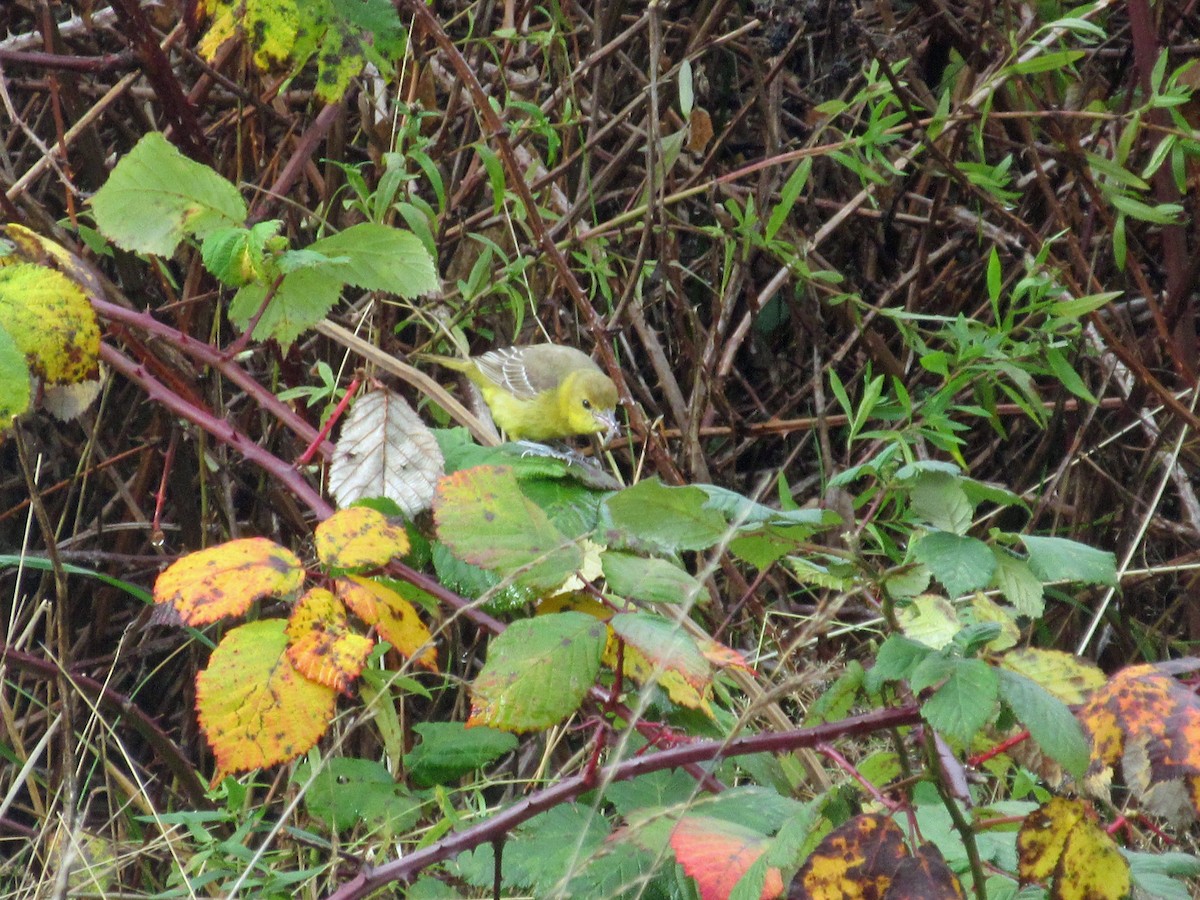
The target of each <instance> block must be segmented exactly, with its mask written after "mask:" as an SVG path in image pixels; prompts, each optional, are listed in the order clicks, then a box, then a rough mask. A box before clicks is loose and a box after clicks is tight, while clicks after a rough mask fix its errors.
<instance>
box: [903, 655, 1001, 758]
mask: <svg viewBox="0 0 1200 900" xmlns="http://www.w3.org/2000/svg"><path fill="white" fill-rule="evenodd" d="M953 662H954V666H953V668H952V670H951V672H950V677H949V678H948V679H946V683H945V684H943V685H942V686H941V687H940V688H938V690H937V693H935V694H934V695H933V696H932V697H930V698H929V699H928V700H926V701H925V702H924V703H923V704H922V705H921V716H922V717H923V718H924V719H925V721H926V722H928V723H929V724H930V725H932V726H933V727H934V728H936V729H937V730H938V731H940V732H941V733H942V734H944V735H946V737H949V738H952V739H954V740H956V741H958V742H959V743H962V744H967V743H969V742H970V740H971V738H973V737H974V736H975V735H976V734H977V733H978V732H979V730H980V729H981V728H983V726H984V725H986V724H987V723H988V722H989V721H991V719H992V715H993V711H994V709H995V706H996V698H997V695H998V693H999V678H997V676H996V670H995V669H993V668H992V667H991V666H989V665H988V664H987V663H985V662H984V661H983V660H981V659H955V660H953Z"/></svg>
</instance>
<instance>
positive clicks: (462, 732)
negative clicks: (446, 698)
mask: <svg viewBox="0 0 1200 900" xmlns="http://www.w3.org/2000/svg"><path fill="white" fill-rule="evenodd" d="M413 731H415V732H416V733H417V734H419V735H420V736H421V743H419V744H417V746H415V747H413V749H412V751H411V752H409V753H406V754H405V755H404V765H405V767H406V768H407V769H408V774H409V776H410V777H411V778H412V780H413V783H414V784H416V785H418V786H419V787H432V786H433V785H435V784H451V783H453V782H455V781H457V780H458V779H459V778H461V777H462V776H463V775H466V774H467V773H468V772H473V771H475V770H476V769H478V768H480V767H481V766H485V765H487V764H488V763H490V762H492V760H495V759H498V758H499V757H501V756H503V755H504V754H505V753H511V752H512V751H513V750H516V749H517V739H516V737H515V736H514V735H511V734H509V733H508V732H506V731H497V730H496V729H495V728H487V727H483V726H476V727H475V728H467V727H466V726H465V725H463V724H462V723H461V722H419V723H417V724H415V725H413Z"/></svg>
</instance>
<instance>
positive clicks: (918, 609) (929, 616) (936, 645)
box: [896, 594, 962, 650]
mask: <svg viewBox="0 0 1200 900" xmlns="http://www.w3.org/2000/svg"><path fill="white" fill-rule="evenodd" d="M896 623H897V624H898V625H899V626H900V630H901V631H902V632H903V633H904V635H905V637H908V638H912V640H914V641H918V642H919V643H922V644H924V645H925V646H926V647H932V648H933V649H934V650H940V649H942V648H943V647H945V646H946V645H947V644H949V643H950V642H951V641H953V640H954V636H955V635H956V634H958V632H959V631H960V630H961V629H962V622H961V621H959V618H958V613H957V612H956V611H955V609H954V604H953V603H951V602H950V601H949V600H947V599H946V598H945V597H942V596H940V595H938V594H922V595H921V596H919V597H914V598H913V600H912V602H911V603H906V604H904V605H903V606H900V605H899V604H897V606H896Z"/></svg>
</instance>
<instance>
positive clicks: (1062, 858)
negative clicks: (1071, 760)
mask: <svg viewBox="0 0 1200 900" xmlns="http://www.w3.org/2000/svg"><path fill="white" fill-rule="evenodd" d="M1017 858H1018V873H1019V875H1020V877H1021V882H1022V884H1024V883H1026V882H1030V881H1046V880H1047V879H1050V878H1053V882H1054V883H1053V886H1052V889H1051V892H1050V896H1051V897H1052V898H1054V900H1122V898H1124V897H1126V896H1127V895H1128V894H1129V889H1130V875H1129V863H1128V862H1126V860H1125V857H1123V856H1122V855H1121V852H1120V850H1119V849H1118V848H1117V844H1116V841H1114V840H1113V839H1112V836H1111V835H1110V834H1108V833H1107V832H1106V831H1105V830H1104V829H1103V828H1101V827H1100V825H1099V823H1097V822H1096V821H1095V819H1094V817H1093V814H1092V809H1091V806H1090V804H1085V803H1084V802H1083V801H1081V800H1071V799H1068V798H1066V797H1053V798H1051V799H1050V800H1049V801H1048V802H1047V803H1045V804H1043V805H1042V806H1041V807H1040V808H1039V809H1035V810H1034V811H1033V812H1031V813H1030V814H1029V815H1028V816H1026V817H1025V822H1024V823H1023V824H1022V825H1021V830H1020V832H1019V833H1018V834H1017Z"/></svg>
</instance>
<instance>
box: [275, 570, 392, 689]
mask: <svg viewBox="0 0 1200 900" xmlns="http://www.w3.org/2000/svg"><path fill="white" fill-rule="evenodd" d="M287 636H288V640H289V641H290V642H291V643H290V644H289V645H288V648H287V655H288V659H290V660H291V661H292V665H294V666H295V667H296V669H297V671H299V672H300V673H301V674H302V675H304V677H306V678H310V679H312V680H313V681H316V682H318V683H320V684H324V685H327V686H329V687H331V688H334V689H335V690H338V691H341V692H342V693H343V694H348V693H350V685H352V684H353V683H354V681H355V679H357V678H358V676H359V675H360V674H362V670H363V666H365V665H366V664H367V657H369V656H370V655H371V648H372V647H373V646H374V643H373V642H372V641H370V640H368V639H367V638H365V637H363V636H362V635H361V634H355V633H354V632H353V631H351V630H350V626H349V624H348V623H347V622H346V608H345V607H344V606H342V603H341V601H339V600H338V599H337V598H336V597H334V596H333V594H332V593H330V592H329V591H327V590H325V589H324V588H313V589H312V590H310V591H308V592H307V593H305V595H304V596H303V597H301V598H300V600H299V601H298V602H297V603H296V608H295V609H293V610H292V615H291V617H290V618H289V619H288V624H287Z"/></svg>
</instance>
